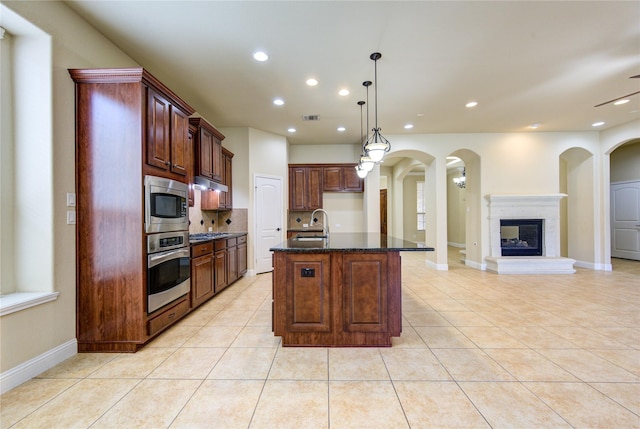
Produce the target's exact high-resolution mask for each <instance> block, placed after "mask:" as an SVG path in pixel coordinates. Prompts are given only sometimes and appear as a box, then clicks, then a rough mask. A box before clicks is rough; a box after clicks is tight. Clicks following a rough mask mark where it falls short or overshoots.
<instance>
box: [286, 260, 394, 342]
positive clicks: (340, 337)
mask: <svg viewBox="0 0 640 429" xmlns="http://www.w3.org/2000/svg"><path fill="white" fill-rule="evenodd" d="M400 280H401V279H400V256H399V253H398V252H383V253H372V252H354V253H343V252H318V253H310V252H302V253H295V252H292V253H288V252H276V253H275V254H274V271H273V330H274V334H275V335H276V336H281V337H282V344H283V346H343V347H348V346H358V347H362V346H376V347H380V346H391V337H397V336H400V333H401V330H402V311H401V294H400Z"/></svg>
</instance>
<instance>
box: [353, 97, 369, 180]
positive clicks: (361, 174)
mask: <svg viewBox="0 0 640 429" xmlns="http://www.w3.org/2000/svg"><path fill="white" fill-rule="evenodd" d="M364 104H365V103H364V101H358V106H360V138H361V139H362V141H364V131H363V128H362V106H363V105H364ZM361 160H362V157H361V158H360V161H361ZM367 173H368V171H367V170H365V169H364V167H363V166H362V162H358V165H356V174H357V175H358V177H359V178H361V179H364V178H365V177H367Z"/></svg>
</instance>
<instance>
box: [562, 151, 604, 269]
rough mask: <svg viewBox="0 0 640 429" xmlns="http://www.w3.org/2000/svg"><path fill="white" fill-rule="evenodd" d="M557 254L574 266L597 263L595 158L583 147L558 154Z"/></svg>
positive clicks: (589, 266)
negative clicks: (558, 237)
mask: <svg viewBox="0 0 640 429" xmlns="http://www.w3.org/2000/svg"><path fill="white" fill-rule="evenodd" d="M559 168H560V172H559V180H560V183H559V190H560V192H561V193H564V194H567V197H566V198H563V199H562V200H560V256H563V257H569V258H572V259H575V261H576V263H575V264H576V265H577V266H580V267H584V268H591V269H593V268H594V267H595V264H596V253H597V246H596V242H597V237H598V234H597V231H596V221H595V217H596V202H595V195H596V177H595V158H594V156H593V154H592V153H591V152H589V151H588V150H586V149H583V148H571V149H567V150H566V151H564V152H562V153H561V154H560V160H559Z"/></svg>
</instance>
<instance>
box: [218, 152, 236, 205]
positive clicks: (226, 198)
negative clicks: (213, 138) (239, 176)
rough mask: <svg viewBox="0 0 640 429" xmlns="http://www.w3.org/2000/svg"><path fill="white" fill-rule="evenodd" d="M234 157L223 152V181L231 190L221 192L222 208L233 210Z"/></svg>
mask: <svg viewBox="0 0 640 429" xmlns="http://www.w3.org/2000/svg"><path fill="white" fill-rule="evenodd" d="M232 157H233V155H231V156H229V155H227V154H226V153H225V151H224V150H223V152H222V160H223V163H222V164H223V168H222V172H223V178H224V179H223V180H222V183H223V184H225V185H227V187H228V188H229V191H228V192H220V206H221V207H224V208H226V209H232V208H233V193H232V191H231V189H232V185H233V184H232V169H231V164H232Z"/></svg>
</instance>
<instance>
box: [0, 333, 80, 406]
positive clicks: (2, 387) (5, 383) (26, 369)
mask: <svg viewBox="0 0 640 429" xmlns="http://www.w3.org/2000/svg"><path fill="white" fill-rule="evenodd" d="M77 353H78V341H77V340H76V339H75V338H74V339H73V340H70V341H67V342H66V343H64V344H60V345H59V346H57V347H54V348H53V349H51V350H49V351H47V352H45V353H42V354H41V355H40V356H36V357H34V358H33V359H29V360H28V361H26V362H23V363H21V364H20V365H18V366H16V367H14V368H11V369H10V370H8V371H5V372H3V373H1V374H0V394H4V393H5V392H8V391H9V390H11V389H13V388H14V387H17V386H19V385H21V384H22V383H24V382H25V381H29V380H31V379H32V378H33V377H35V376H37V375H39V374H42V373H43V372H45V371H46V370H48V369H49V368H52V367H54V366H56V365H57V364H59V363H60V362H62V361H64V360H66V359H69V358H70V357H71V356H74V355H76V354H77Z"/></svg>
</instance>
